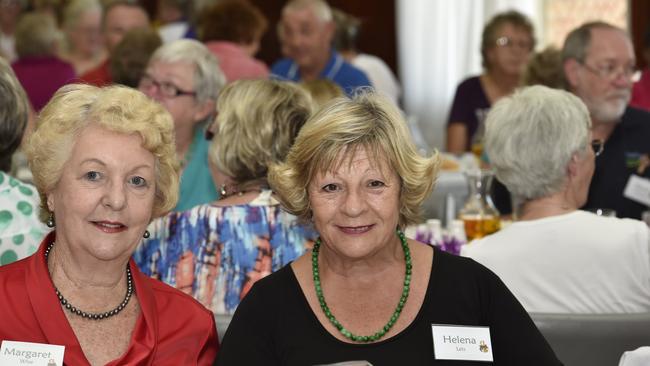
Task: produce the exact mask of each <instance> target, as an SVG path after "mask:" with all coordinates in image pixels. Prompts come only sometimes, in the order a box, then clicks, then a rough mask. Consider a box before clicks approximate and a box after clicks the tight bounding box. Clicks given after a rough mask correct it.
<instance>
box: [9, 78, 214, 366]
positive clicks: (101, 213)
mask: <svg viewBox="0 0 650 366" xmlns="http://www.w3.org/2000/svg"><path fill="white" fill-rule="evenodd" d="M26 153H27V156H28V158H29V163H30V167H31V169H32V171H33V172H34V183H35V185H36V187H37V189H38V192H39V195H40V197H41V219H42V220H43V222H46V223H47V225H48V226H49V227H52V228H54V230H53V231H52V233H50V234H49V235H47V236H46V237H45V239H43V242H42V243H41V245H40V248H39V249H38V251H37V252H36V253H35V254H33V255H32V256H30V257H28V258H27V259H25V260H22V261H19V262H15V263H12V264H9V265H7V266H3V267H2V268H1V269H0V293H2V294H5V296H1V297H0V313H1V314H11V316H4V317H3V321H2V323H1V324H0V341H4V340H12V341H25V342H32V343H34V342H37V343H45V344H56V345H61V346H65V350H64V355H63V357H62V359H59V360H58V361H57V360H54V361H55V362H56V363H57V364H62V362H64V363H65V364H68V365H89V364H90V365H99V364H101V365H104V364H107V363H108V364H111V365H117V364H120V365H125V364H160V363H161V362H162V363H165V364H179V365H188V364H192V365H207V364H210V363H211V362H212V360H213V359H214V356H215V354H216V351H217V348H218V342H217V337H216V329H215V323H214V319H213V316H212V313H210V311H208V310H207V309H205V308H204V307H203V306H201V305H200V304H198V303H197V302H196V301H195V300H193V299H192V298H190V297H189V296H186V295H184V294H182V293H181V292H180V291H177V290H174V289H172V288H170V287H169V286H167V285H164V284H162V283H160V282H158V281H153V280H151V279H149V278H147V277H146V276H144V275H143V274H142V273H141V272H140V271H139V270H138V268H137V267H136V266H135V263H134V262H133V261H131V260H130V258H131V254H132V253H133V251H134V250H135V248H136V246H137V245H138V243H139V242H140V240H141V238H142V237H143V236H145V237H147V236H148V235H149V234H148V233H147V232H146V231H145V229H146V227H147V225H148V224H149V222H150V221H151V220H152V218H154V217H158V216H161V215H163V214H165V213H166V212H168V211H169V210H171V209H172V208H173V207H174V205H175V204H176V200H177V199H178V193H177V192H178V172H177V170H178V161H177V158H176V154H175V150H174V130H173V122H172V120H171V117H170V115H169V114H168V113H167V112H166V111H165V110H164V109H163V108H162V107H161V106H160V105H159V104H157V103H155V102H153V101H151V100H150V99H148V98H147V97H146V96H145V95H144V94H142V93H140V92H138V91H135V90H133V89H129V88H125V87H117V86H115V87H107V88H103V89H100V88H96V87H93V86H89V85H77V84H75V85H69V86H66V87H63V88H61V89H60V90H59V91H58V92H57V93H56V94H55V95H54V97H53V98H52V100H51V101H50V102H49V103H48V104H47V105H46V106H45V108H44V109H43V111H42V113H41V114H40V117H39V120H38V122H37V127H36V130H35V131H34V133H33V134H32V136H31V138H30V140H29V142H28V145H27V149H26Z"/></svg>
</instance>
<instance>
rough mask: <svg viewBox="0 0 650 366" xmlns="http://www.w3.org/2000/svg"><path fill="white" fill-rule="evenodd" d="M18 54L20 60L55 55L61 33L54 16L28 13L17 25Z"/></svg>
mask: <svg viewBox="0 0 650 366" xmlns="http://www.w3.org/2000/svg"><path fill="white" fill-rule="evenodd" d="M15 37H16V53H17V54H18V57H19V58H23V57H39V56H49V55H54V53H55V51H56V49H55V46H56V44H57V43H58V42H59V40H60V39H61V33H60V32H59V29H58V28H57V26H56V20H55V19H54V17H53V16H51V15H49V14H46V13H28V14H25V15H23V16H22V17H20V20H19V21H18V24H17V25H16V35H15Z"/></svg>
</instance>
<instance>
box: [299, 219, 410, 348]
mask: <svg viewBox="0 0 650 366" xmlns="http://www.w3.org/2000/svg"><path fill="white" fill-rule="evenodd" d="M396 234H397V236H398V237H399V240H400V242H401V243H402V249H403V250H404V259H405V261H406V274H405V276H404V290H403V291H402V297H401V298H400V299H399V303H398V304H397V308H396V309H395V312H394V313H393V316H391V317H390V320H388V323H386V325H384V327H383V328H381V329H380V330H379V331H378V332H376V333H375V334H372V335H369V336H358V335H354V334H352V333H350V331H349V330H347V329H345V327H344V326H343V325H342V324H341V323H339V321H338V320H336V317H334V314H332V312H331V311H330V309H329V307H328V306H327V303H326V302H325V297H324V296H323V289H322V288H321V286H320V272H319V271H318V251H319V249H320V244H321V241H320V238H318V239H317V240H316V242H315V243H314V249H313V250H312V252H311V268H312V272H313V275H314V287H315V288H316V296H318V302H319V303H320V307H321V309H323V312H324V313H325V316H327V319H329V321H330V323H332V325H334V326H335V327H336V329H338V330H339V332H341V334H343V336H345V338H347V339H350V340H352V341H355V342H364V343H368V342H374V341H378V340H379V339H381V338H382V337H383V336H384V335H385V334H386V333H387V332H388V331H389V330H390V328H392V327H393V325H395V322H396V321H397V318H399V316H400V314H401V313H402V308H404V304H406V299H408V297H409V290H410V289H411V269H412V268H413V265H412V264H411V251H410V250H409V246H408V244H407V242H406V237H405V236H404V233H402V231H401V230H400V229H399V228H398V229H397V230H396Z"/></svg>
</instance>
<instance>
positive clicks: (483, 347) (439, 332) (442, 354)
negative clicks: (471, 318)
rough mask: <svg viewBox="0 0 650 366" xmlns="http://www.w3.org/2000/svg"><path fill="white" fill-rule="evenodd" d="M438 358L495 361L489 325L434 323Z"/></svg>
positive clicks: (434, 340) (436, 356) (433, 329)
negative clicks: (473, 325)
mask: <svg viewBox="0 0 650 366" xmlns="http://www.w3.org/2000/svg"><path fill="white" fill-rule="evenodd" d="M431 332H432V333H433V355H434V357H435V359H436V360H463V361H485V362H493V361H494V359H493V358H492V341H491V340H490V328H489V327H471V326H464V325H442V324H432V325H431Z"/></svg>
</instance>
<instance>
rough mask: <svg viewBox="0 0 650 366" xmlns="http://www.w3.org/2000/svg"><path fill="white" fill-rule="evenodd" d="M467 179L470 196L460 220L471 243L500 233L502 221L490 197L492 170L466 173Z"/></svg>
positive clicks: (461, 212)
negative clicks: (497, 232)
mask: <svg viewBox="0 0 650 366" xmlns="http://www.w3.org/2000/svg"><path fill="white" fill-rule="evenodd" d="M465 177H466V179H467V184H468V187H469V196H468V197H467V201H466V202H465V205H464V206H463V208H462V209H461V210H460V213H459V215H458V216H459V217H458V218H459V219H461V220H463V223H464V225H465V235H467V240H468V241H471V240H473V239H477V238H482V237H484V236H486V235H489V234H492V233H494V232H496V231H498V230H499V229H500V227H501V220H500V217H499V211H498V210H497V208H496V207H495V206H494V202H492V197H491V196H490V189H491V186H492V180H493V179H494V173H493V172H492V171H491V170H486V169H475V170H471V171H468V172H465Z"/></svg>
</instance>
